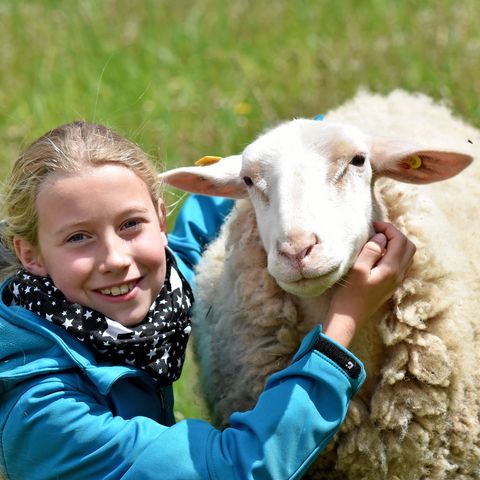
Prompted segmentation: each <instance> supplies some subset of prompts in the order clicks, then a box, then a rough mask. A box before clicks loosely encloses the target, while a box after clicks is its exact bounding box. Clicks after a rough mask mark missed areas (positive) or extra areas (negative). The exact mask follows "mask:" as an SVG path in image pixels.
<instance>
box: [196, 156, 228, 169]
mask: <svg viewBox="0 0 480 480" xmlns="http://www.w3.org/2000/svg"><path fill="white" fill-rule="evenodd" d="M221 159H222V157H215V156H213V155H207V156H205V157H202V158H200V159H198V160H197V161H196V162H195V165H197V166H199V167H205V166H207V165H212V164H214V163H217V162H218V161H219V160H221Z"/></svg>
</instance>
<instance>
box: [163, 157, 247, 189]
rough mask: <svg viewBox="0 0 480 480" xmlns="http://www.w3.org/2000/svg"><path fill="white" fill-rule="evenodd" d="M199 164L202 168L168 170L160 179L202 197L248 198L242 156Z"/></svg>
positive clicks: (216, 159)
mask: <svg viewBox="0 0 480 480" xmlns="http://www.w3.org/2000/svg"><path fill="white" fill-rule="evenodd" d="M208 158H210V159H211V158H215V157H208ZM199 162H200V165H202V166H196V167H182V168H175V169H173V170H167V171H166V172H163V173H161V174H160V175H159V176H160V179H161V180H163V181H164V182H165V183H168V184H169V185H171V186H172V187H176V188H179V189H181V190H185V191H187V192H192V193H200V194H202V195H211V196H218V197H229V198H243V197H246V196H247V188H246V186H245V183H244V182H243V180H242V179H241V178H240V169H241V166H242V156H241V155H233V156H231V157H225V158H220V159H218V158H215V159H214V160H210V161H203V162H202V159H201V160H200V161H199ZM199 162H197V164H198V163H199Z"/></svg>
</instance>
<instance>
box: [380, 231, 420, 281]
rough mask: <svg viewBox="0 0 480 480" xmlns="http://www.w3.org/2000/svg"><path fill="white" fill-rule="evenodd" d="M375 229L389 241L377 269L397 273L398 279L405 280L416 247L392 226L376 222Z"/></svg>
mask: <svg viewBox="0 0 480 480" xmlns="http://www.w3.org/2000/svg"><path fill="white" fill-rule="evenodd" d="M374 227H375V229H376V230H378V231H381V232H382V233H383V234H384V235H385V237H386V238H387V239H388V245H387V249H386V252H385V255H384V256H383V257H382V259H381V260H380V261H379V262H378V264H377V267H378V268H379V269H381V270H383V269H385V270H386V271H390V272H392V273H396V277H397V278H400V279H401V278H403V277H404V275H405V273H406V272H407V270H408V267H409V266H410V265H411V263H412V261H413V255H414V253H415V250H416V247H415V245H414V244H413V243H412V242H411V241H410V240H409V239H408V238H407V237H406V236H405V235H404V234H403V233H402V232H400V231H399V230H398V229H397V228H395V227H394V226H393V225H392V224H389V223H385V222H375V224H374Z"/></svg>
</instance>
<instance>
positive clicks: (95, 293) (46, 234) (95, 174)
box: [16, 164, 167, 326]
mask: <svg viewBox="0 0 480 480" xmlns="http://www.w3.org/2000/svg"><path fill="white" fill-rule="evenodd" d="M36 207H37V212H38V219H39V221H38V246H32V245H30V244H28V243H27V242H26V241H25V240H20V239H19V240H18V241H17V243H16V247H17V254H18V255H19V258H20V259H21V261H22V263H23V264H24V266H25V267H26V268H27V270H29V271H30V272H31V273H33V274H35V275H42V276H47V275H49V276H50V277H51V278H52V279H53V282H54V284H55V286H56V287H57V288H59V289H60V290H61V291H62V293H63V294H64V295H65V296H66V297H67V299H68V300H70V301H72V302H75V303H79V304H81V305H84V306H86V307H90V308H92V309H94V310H97V311H99V312H101V313H103V314H104V315H106V316H107V317H109V318H111V319H112V320H116V321H118V322H120V323H122V324H123V325H126V326H128V325H135V324H138V323H139V322H141V321H142V320H143V318H144V317H145V315H146V314H147V312H148V310H149V308H150V306H151V305H152V303H153V301H154V299H155V298H156V296H157V295H158V293H159V292H160V290H161V288H162V286H163V283H164V280H165V269H166V263H165V246H166V245H167V236H166V230H165V215H164V207H163V204H160V205H159V206H157V205H154V203H153V201H152V198H151V196H150V194H149V191H148V189H147V186H146V184H145V183H144V182H143V181H142V180H141V179H140V178H139V177H138V176H137V175H136V174H135V173H133V172H132V171H131V170H129V169H128V168H126V167H123V166H119V165H113V164H104V165H101V166H98V167H92V168H88V169H87V170H85V171H82V172H80V173H75V174H74V175H59V174H55V175H53V176H52V177H51V178H48V179H47V180H46V181H45V182H44V183H43V184H42V186H41V188H40V190H39V192H38V195H37V200H36Z"/></svg>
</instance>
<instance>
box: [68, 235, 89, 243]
mask: <svg viewBox="0 0 480 480" xmlns="http://www.w3.org/2000/svg"><path fill="white" fill-rule="evenodd" d="M86 238H87V236H86V235H85V234H84V233H74V234H73V235H70V236H69V237H68V238H67V243H78V242H81V241H83V240H86Z"/></svg>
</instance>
